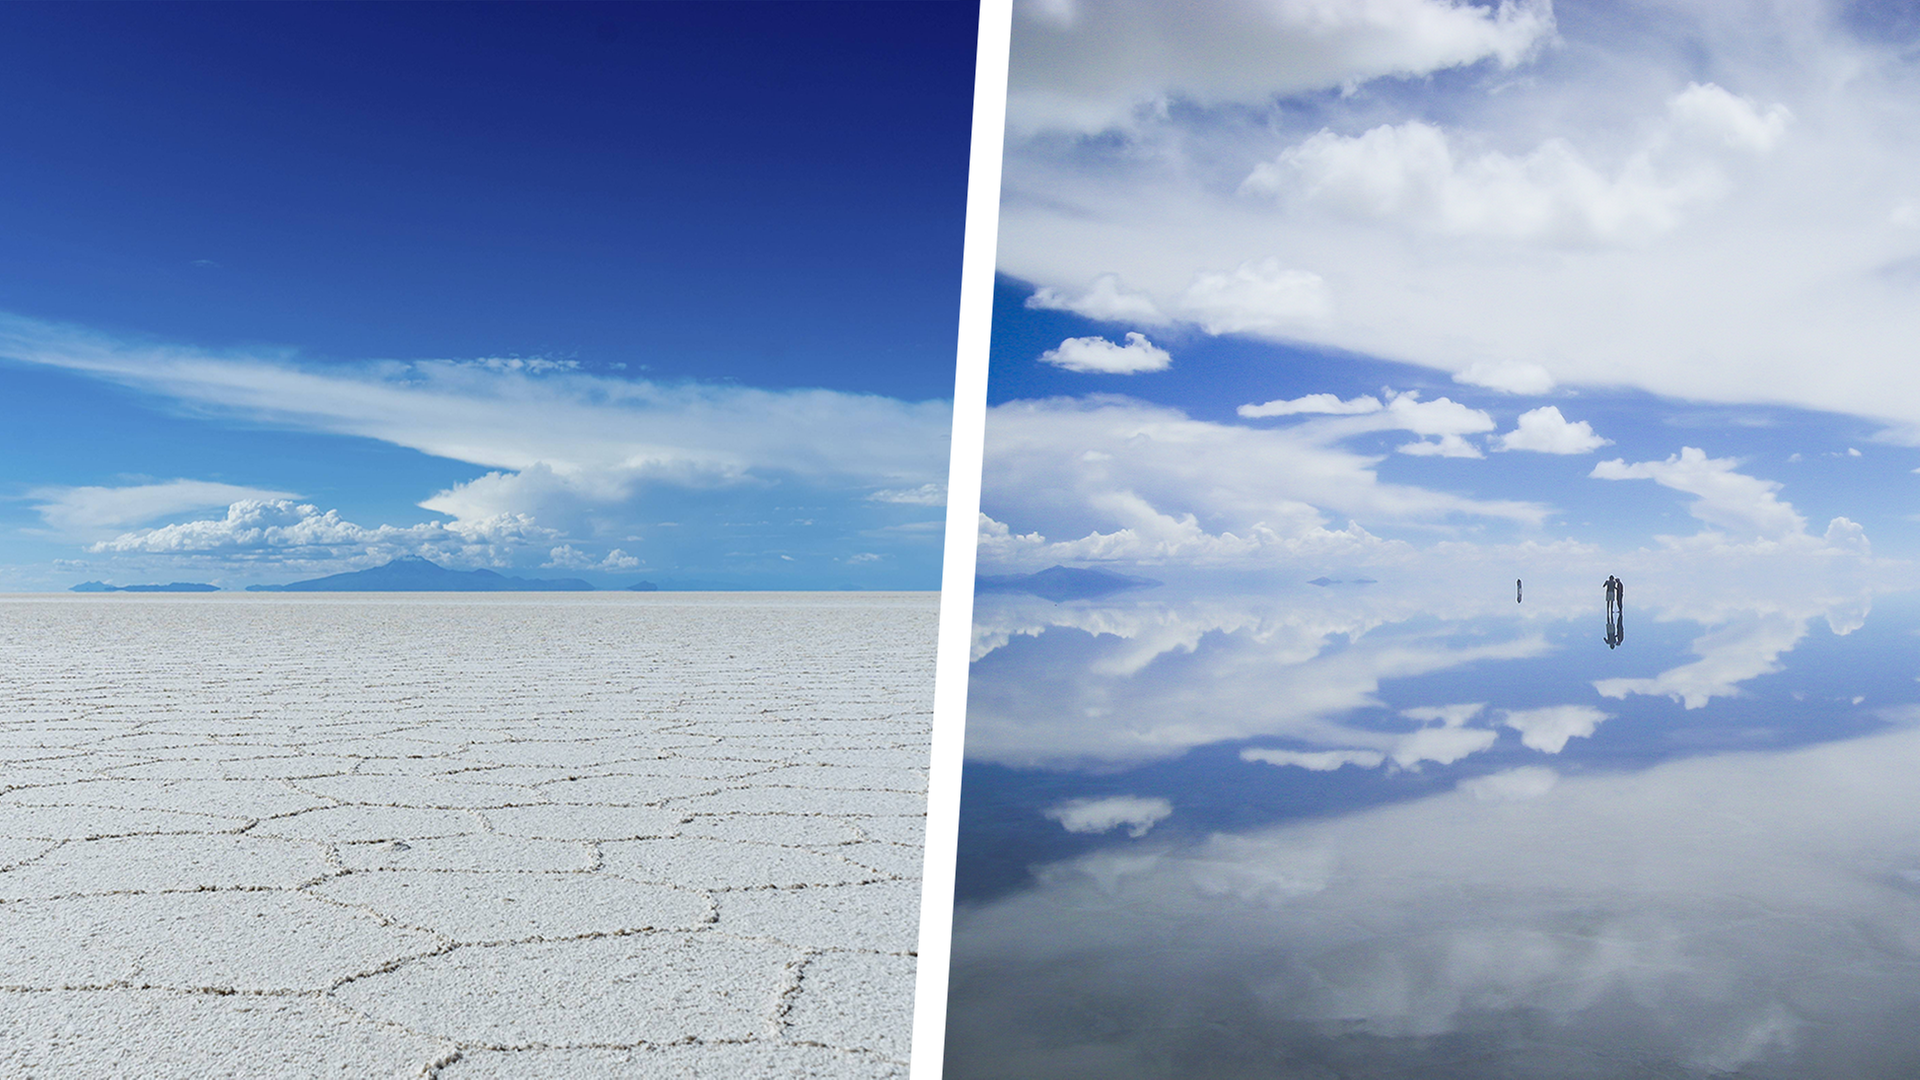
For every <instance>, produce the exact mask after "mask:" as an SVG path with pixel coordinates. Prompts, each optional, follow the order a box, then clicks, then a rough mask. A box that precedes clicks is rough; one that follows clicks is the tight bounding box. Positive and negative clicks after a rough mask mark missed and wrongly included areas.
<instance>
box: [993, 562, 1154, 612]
mask: <svg viewBox="0 0 1920 1080" xmlns="http://www.w3.org/2000/svg"><path fill="white" fill-rule="evenodd" d="M1158 584H1160V583H1159V582H1157V581H1155V580H1153V579H1152V578H1143V577H1133V576H1132V575H1130V574H1116V573H1114V572H1113V571H1111V570H1082V569H1078V568H1076V567H1071V566H1049V567H1047V568H1046V569H1045V570H1041V571H1039V572H1038V573H1033V574H981V575H980V576H978V577H976V578H974V579H973V591H974V592H976V593H983V592H1019V593H1031V594H1033V595H1034V596H1038V597H1041V598H1043V599H1046V600H1051V601H1053V602H1054V603H1056V604H1057V603H1059V602H1061V601H1062V600H1091V599H1093V598H1094V597H1096V596H1110V595H1112V594H1114V593H1117V592H1125V591H1127V590H1128V589H1151V588H1153V587H1154V586H1156V585H1158Z"/></svg>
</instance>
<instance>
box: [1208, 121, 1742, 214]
mask: <svg viewBox="0 0 1920 1080" xmlns="http://www.w3.org/2000/svg"><path fill="white" fill-rule="evenodd" d="M1722 188H1723V184H1722V183H1721V182H1720V181H1719V179H1718V177H1717V175H1714V174H1703V173H1697V172H1696V173H1693V174H1691V175H1686V176H1682V177H1679V178H1676V179H1672V180H1666V179H1663V178H1661V177H1659V176H1657V175H1656V174H1655V172H1654V168H1653V165H1652V163H1651V162H1650V161H1649V160H1648V159H1647V158H1646V157H1645V156H1635V157H1633V158H1631V159H1629V160H1628V161H1627V162H1626V164H1625V165H1623V166H1622V168H1621V169H1620V171H1619V172H1618V173H1617V174H1615V175H1613V176H1606V175H1603V174H1602V173H1601V172H1600V171H1599V170H1597V169H1595V168H1594V167H1593V166H1592V165H1589V164H1588V163H1587V162H1586V160H1585V159H1584V158H1583V157H1582V156H1581V155H1580V153H1579V152H1578V151H1576V150H1575V149H1574V148H1573V147H1572V145H1570V144H1569V143H1567V142H1566V141H1565V140H1563V139H1550V140H1548V141H1547V142H1545V143H1542V144H1541V145H1540V146H1539V147H1537V148H1536V149H1534V150H1533V151H1531V152H1529V153H1528V154H1526V155H1525V156H1522V157H1510V156H1508V155H1506V154H1503V153H1500V152H1499V151H1487V152H1485V153H1481V154H1478V155H1473V156H1460V155H1456V153H1455V151H1454V148H1453V145H1452V140H1451V139H1450V138H1449V137H1448V135H1447V133H1446V132H1445V131H1443V130H1441V129H1440V128H1437V127H1435V126H1433V125H1431V124H1426V123H1422V122H1421V121H1418V120H1410V121H1408V122H1406V123H1404V124H1400V125H1397V126H1393V125H1386V124H1382V125H1381V126H1379V127H1376V128H1374V129H1372V130H1370V131H1368V132H1366V133H1364V134H1361V135H1355V136H1345V135H1337V134H1335V133H1333V132H1331V131H1322V132H1320V133H1319V134H1317V135H1314V136H1313V137H1311V138H1309V139H1307V140H1306V141H1305V142H1302V143H1300V144H1299V145H1298V146H1295V147H1291V148H1289V149H1288V150H1286V151H1285V152H1284V153H1282V154H1281V155H1280V157H1279V158H1278V159H1276V160H1274V161H1271V162H1266V163H1263V164H1261V165H1259V166H1258V167H1256V168H1255V169H1254V170H1253V172H1252V173H1250V174H1248V176H1247V179H1246V180H1245V182H1244V183H1242V185H1241V190H1242V191H1244V192H1247V193H1249V194H1255V195H1267V196H1274V197H1281V196H1294V197H1298V198H1301V199H1304V200H1306V201H1308V202H1312V203H1317V204H1320V205H1324V206H1327V207H1329V208H1332V209H1334V210H1337V211H1339V212H1341V213H1345V214H1350V215H1353V216H1355V217H1360V218H1371V219H1378V220H1388V221H1402V222H1405V223H1407V224H1409V225H1412V226H1414V227H1416V228H1420V229H1424V230H1429V231H1432V232H1435V233H1439V234H1443V235H1452V236H1490V237H1500V238H1503V239H1511V240H1556V241H1573V242H1588V243H1611V242H1617V241H1639V240H1646V239H1650V238H1652V237H1654V236H1657V235H1659V234H1660V233H1663V232H1666V231H1668V230H1670V229H1672V228H1673V227H1674V226H1676V225H1678V224H1679V223H1680V217H1681V211H1682V210H1683V209H1684V208H1686V207H1687V206H1689V205H1690V204H1693V203H1697V202H1700V201H1702V200H1705V199H1709V198H1712V197H1714V196H1717V195H1719V194H1720V193H1721V191H1722Z"/></svg>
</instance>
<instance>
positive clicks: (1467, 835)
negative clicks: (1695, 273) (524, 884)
mask: <svg viewBox="0 0 1920 1080" xmlns="http://www.w3.org/2000/svg"><path fill="white" fill-rule="evenodd" d="M1611 561H1612V562H1613V563H1614V564H1615V565H1613V566H1609V565H1607V563H1608V562H1609V560H1607V559H1606V558H1604V557H1599V558H1594V559H1583V560H1581V561H1579V562H1577V563H1574V562H1562V563H1558V564H1549V565H1544V566H1537V567H1532V568H1530V570H1531V573H1530V574H1529V575H1528V578H1527V580H1526V587H1525V591H1524V594H1523V599H1522V600H1521V601H1520V602H1516V601H1515V596H1514V592H1515V590H1514V577H1515V574H1514V573H1513V572H1510V568H1507V567H1498V568H1496V567H1487V566H1475V565H1461V566H1459V567H1456V568H1454V569H1453V570H1451V571H1448V572H1441V573H1435V572H1433V568H1432V566H1431V565H1429V566H1427V567H1426V568H1425V569H1424V570H1423V571H1422V572H1419V573H1414V572H1406V573H1401V574H1395V573H1393V572H1391V570H1389V571H1387V572H1380V571H1376V570H1373V569H1372V568H1369V574H1368V575H1365V576H1371V577H1374V578H1377V579H1379V580H1374V581H1371V582H1368V583H1364V584H1362V583H1356V582H1355V581H1354V580H1353V579H1354V578H1357V577H1361V576H1363V575H1361V574H1358V573H1353V574H1344V575H1343V574H1333V575H1331V576H1330V577H1328V578H1327V580H1326V582H1325V583H1324V584H1315V583H1313V582H1312V581H1311V580H1310V579H1311V578H1312V577H1313V575H1311V574H1308V573H1305V572H1296V571H1293V570H1287V571H1277V572H1275V573H1273V574H1271V575H1265V576H1261V575H1251V576H1250V575H1245V574H1242V575H1238V576H1234V577H1231V578H1228V577H1225V576H1221V575H1214V576H1209V575H1207V574H1205V573H1199V572H1189V573H1185V574H1182V575H1180V576H1179V577H1178V579H1177V580H1172V581H1169V582H1168V583H1166V584H1165V585H1162V586H1161V587H1159V588H1156V589H1147V590H1139V591H1132V592H1127V593H1123V594H1119V595H1117V596H1114V597H1109V598H1106V599H1104V600H1098V601H1089V600H1076V601H1068V602H1065V603H1059V604H1054V603H1050V602H1048V601H1045V600H1042V599H1039V598H1036V597H1028V596H985V595H983V596H981V597H980V598H979V600H978V603H977V606H976V612H975V623H976V627H975V663H974V671H973V680H972V684H971V691H970V693H971V698H970V704H969V726H968V763H967V767H966V778H965V790H964V793H963V803H962V810H961V834H960V861H959V871H960V880H959V897H960V907H959V910H958V912H957V918H956V927H955V936H954V954H953V990H952V999H951V1004H950V1012H949V1025H950V1034H949V1044H948V1045H949V1052H948V1053H949V1075H950V1076H955V1077H971V1076H1000V1075H1047V1076H1062V1077H1071V1076H1083V1075H1084V1076H1093V1075H1100V1076H1171V1075H1192V1076H1242V1075H1245V1076H1316V1077H1318V1076H1376V1075H1407V1074H1408V1073H1407V1072H1406V1070H1412V1073H1411V1074H1413V1075H1421V1076H1462V1077H1487V1076H1509V1075H1511V1076H1620V1075H1636V1076H1639V1075H1647V1076H1669V1075H1671V1076H1693V1075H1717V1074H1725V1073H1730V1072H1737V1073H1738V1074H1739V1075H1743V1076H1780V1077H1818V1076H1836V1077H1838V1076H1871V1077H1878V1076H1901V1075H1911V1074H1912V1072H1913V1070H1914V1069H1915V1068H1917V1067H1920V1036H1913V1035H1909V1034H1907V1033H1906V1032H1907V1025H1906V1024H1905V1023H1904V1020H1903V1017H1905V1016H1907V1015H1910V1014H1911V1011H1912V1009H1913V1008H1914V1007H1915V1006H1916V1005H1920V788H1916V786H1915V785H1914V783H1913V781H1914V779H1915V777H1916V775H1917V774H1920V727H1917V726H1916V725H1915V724H1914V720H1915V719H1916V718H1920V683H1917V682H1916V681H1915V677H1916V675H1920V656H1916V655H1915V653H1916V650H1915V647H1914V646H1915V634H1916V633H1920V603H1916V597H1915V594H1914V593H1913V592H1912V591H1911V590H1910V588H1909V583H1910V582H1909V578H1908V576H1907V573H1906V571H1905V570H1904V568H1902V567H1898V566H1893V565H1891V564H1882V565H1868V564H1866V563H1864V562H1861V563H1845V564H1844V565H1843V561H1841V560H1833V559H1822V558H1813V557H1807V558H1799V557H1786V556H1781V555H1779V554H1778V553H1773V554H1770V555H1768V556H1767V557H1766V558H1757V557H1756V558H1752V559H1746V558H1742V557H1739V556H1738V555H1733V556H1727V557H1721V558H1714V559H1708V560H1699V559H1693V560H1687V559H1677V558H1675V559H1669V558H1663V557H1661V556H1660V555H1658V554H1656V553H1653V552H1647V551H1641V552H1638V553H1634V554H1632V555H1623V556H1620V557H1619V558H1617V559H1614V560H1611ZM1616 570H1617V572H1618V573H1619V576H1620V577H1621V578H1622V579H1623V580H1624V581H1625V612H1624V621H1625V629H1626V638H1625V640H1624V642H1622V643H1620V644H1619V647H1617V648H1609V646H1608V643H1607V642H1606V641H1605V640H1604V639H1605V637H1606V635H1607V629H1608V627H1607V622H1606V610H1605V605H1604V597H1603V592H1602V582H1603V581H1604V579H1605V578H1606V577H1607V576H1608V574H1609V573H1611V572H1615V571H1616ZM1501 571H1508V572H1504V573H1502V572H1501ZM1333 579H1341V580H1333ZM1009 987H1015V988H1017V989H1016V990H1012V991H1009V990H1008V988H1009Z"/></svg>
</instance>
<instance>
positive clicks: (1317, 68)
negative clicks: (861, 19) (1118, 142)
mask: <svg viewBox="0 0 1920 1080" xmlns="http://www.w3.org/2000/svg"><path fill="white" fill-rule="evenodd" d="M1017 10H1018V12H1019V14H1018V15H1017V16H1016V18H1015V24H1016V26H1015V32H1014V35H1013V49H1012V55H1011V57H1010V61H1009V77H1008V89H1007V114H1008V123H1009V124H1010V125H1011V126H1012V127H1013V128H1014V129H1015V130H1033V129H1036V128H1066V129H1069V130H1079V131H1095V130H1099V129H1101V128H1103V127H1107V126H1110V125H1115V124H1122V123H1126V122H1127V121H1128V120H1129V118H1130V117H1131V116H1132V114H1133V113H1134V111H1135V110H1136V109H1139V108H1141V107H1142V106H1150V105H1151V104H1152V103H1153V102H1155V101H1159V100H1162V99H1164V98H1165V97H1167V96H1169V95H1171V96H1177V97H1181V98H1189V99H1195V100H1198V101H1201V102H1228V101H1231V102H1247V103H1264V102H1265V101H1267V100H1268V99H1270V98H1272V97H1273V96H1275V95H1277V94H1290V93H1298V92H1300V91H1303V90H1313V89H1320V88H1331V87H1338V86H1343V85H1348V84H1354V83H1359V82H1363V81H1365V80H1368V79H1373V78H1378V77H1380V76H1417V75H1423V74H1426V73H1428V72H1431V71H1436V70H1440V69H1442V68H1450V67H1458V66H1461V65H1465V64H1472V63H1476V62H1478V61H1482V60H1491V61H1493V62H1495V63H1497V64H1499V65H1501V66H1504V67H1511V66H1513V65H1515V64H1517V63H1519V62H1520V61H1521V60H1522V59H1524V58H1525V57H1526V56H1528V55H1529V54H1530V53H1531V52H1532V50H1533V49H1535V48H1536V47H1537V46H1538V45H1539V44H1540V43H1541V42H1542V41H1544V40H1546V39H1547V38H1549V37H1550V36H1551V34H1552V33H1553V13H1552V9H1551V7H1550V6H1549V5H1548V4H1546V3H1520V4H1514V3H1503V4H1501V5H1500V7H1499V8H1497V9H1493V8H1486V7H1480V6H1477V5H1473V4H1466V3H1453V2H1447V0H1275V2H1272V3H1264V4H1259V5H1250V4H1240V3H1232V2H1226V0H1196V2H1193V3H1186V4H1181V5H1179V6H1178V7H1177V8H1176V7H1170V6H1168V5H1165V4H1159V3H1153V2H1150V0H1109V2H1103V3H1085V2H1074V0H1048V2H1046V3H1023V4H1021V5H1020V6H1019V7H1018V9H1017Z"/></svg>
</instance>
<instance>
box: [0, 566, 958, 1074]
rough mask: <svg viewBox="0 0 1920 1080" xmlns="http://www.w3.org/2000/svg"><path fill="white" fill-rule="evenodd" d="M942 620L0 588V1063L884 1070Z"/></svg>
mask: <svg viewBox="0 0 1920 1080" xmlns="http://www.w3.org/2000/svg"><path fill="white" fill-rule="evenodd" d="M937 609H938V596H937V595H936V594H932V593H912V594H857V593H856V594H673V593H660V594H625V595H620V594H585V595H582V594H557V595H556V594H544V595H543V594H511V595H498V594H495V595H487V594H479V595H476V594H455V595H448V594H438V595H392V594H388V595H384V596H381V595H369V594H356V595H338V594H336V595H331V596H329V595H324V594H323V595H315V596H304V597H301V596H294V597H289V596H274V597H271V598H264V597H248V596H232V595H221V596H192V597H184V596H126V595H115V596H108V597H92V596H36V597H8V598H0V1075H5V1076H19V1077H66V1076H85V1077H101V1076H139V1077H143V1078H144V1077H154V1078H165V1077H208V1076H235V1077H275V1078H282V1077H304V1076H340V1077H375V1076H383V1077H384V1076H392V1077H443V1078H447V1080H477V1078H483V1077H526V1078H532V1077H547V1076H552V1077H562V1076H564V1077H583V1078H591V1077H600V1076H606V1077H612V1076H670V1077H708V1076H711V1077H728V1078H731V1077H744V1076H768V1077H814V1076H818V1077H851V1078H867V1077H904V1076H905V1075H906V1073H907V1068H906V1060H907V1050H908V1039H909V1034H910V1029H911V1025H912V1016H913V978H914V949H915V945H916V937H917V926H918V921H919V896H920V881H919V878H920V859H921V842H922V838H923V834H924V831H925V823H926V816H925V815H926V769H927V755H928V739H929V731H930V726H931V710H932V700H933V666H934V665H933V657H934V638H935V632H936V627H935V624H936V619H937Z"/></svg>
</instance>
